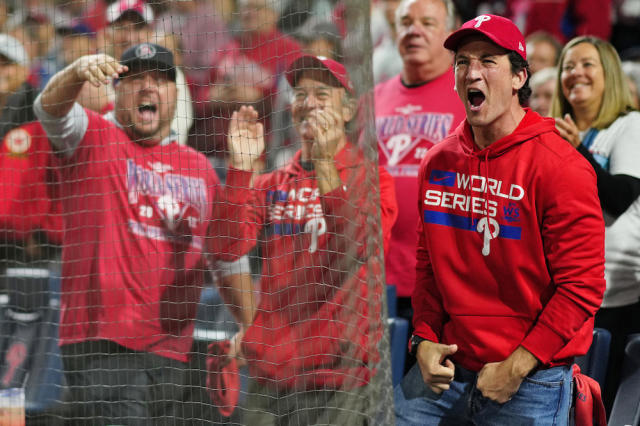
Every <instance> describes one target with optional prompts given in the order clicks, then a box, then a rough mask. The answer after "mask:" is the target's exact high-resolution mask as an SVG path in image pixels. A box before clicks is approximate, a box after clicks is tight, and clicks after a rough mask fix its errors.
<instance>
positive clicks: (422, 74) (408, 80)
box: [402, 61, 451, 86]
mask: <svg viewBox="0 0 640 426" xmlns="http://www.w3.org/2000/svg"><path fill="white" fill-rule="evenodd" d="M450 67H451V64H450V63H448V62H447V61H444V62H441V63H428V64H423V65H421V66H418V67H415V66H412V65H411V64H405V65H404V67H403V68H402V82H403V83H404V84H406V85H407V86H415V85H417V84H422V83H428V82H429V81H432V80H435V79H436V78H438V77H440V76H441V75H442V74H444V73H446V72H447V71H448V70H449V68H450Z"/></svg>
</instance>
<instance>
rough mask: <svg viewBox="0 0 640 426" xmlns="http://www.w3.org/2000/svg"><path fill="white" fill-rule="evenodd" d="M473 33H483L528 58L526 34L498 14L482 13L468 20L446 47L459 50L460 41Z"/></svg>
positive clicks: (449, 38) (499, 44) (451, 37)
mask: <svg viewBox="0 0 640 426" xmlns="http://www.w3.org/2000/svg"><path fill="white" fill-rule="evenodd" d="M473 34H482V35H484V36H486V37H488V38H489V39H490V40H491V41H493V42H494V43H495V44H497V45H498V46H500V47H504V48H505V49H507V50H513V51H515V52H516V53H518V54H519V55H520V56H522V59H524V60H525V61H526V60H527V48H526V43H525V42H524V36H523V35H522V33H521V32H520V30H519V29H518V27H516V24H514V23H513V22H511V21H510V20H509V19H507V18H503V17H502V16H497V15H480V16H476V17H475V18H473V19H471V20H470V21H467V22H465V23H464V25H462V26H461V27H460V29H458V30H457V31H454V32H453V33H452V34H451V35H450V36H449V37H447V39H446V40H445V41H444V47H446V48H447V49H449V50H454V51H455V50H457V48H458V45H459V44H460V41H461V40H462V39H463V38H464V37H466V36H468V35H473Z"/></svg>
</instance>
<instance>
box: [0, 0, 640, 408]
mask: <svg viewBox="0 0 640 426" xmlns="http://www.w3.org/2000/svg"><path fill="white" fill-rule="evenodd" d="M347 1H348V0H315V1H314V0H280V1H267V0H186V1H160V2H158V1H154V2H148V3H147V2H144V1H142V0H117V1H107V0H82V1H75V0H62V1H61V0H40V1H37V0H24V1H18V0H15V1H11V0H0V111H1V112H0V137H2V138H4V137H5V135H6V134H7V133H8V132H10V131H11V130H12V129H13V128H16V127H18V126H20V125H23V124H25V123H28V122H31V121H34V120H35V116H34V115H33V111H32V105H33V102H34V100H35V98H36V96H37V94H38V93H39V92H40V91H41V90H42V89H43V88H44V87H45V85H46V84H47V82H48V81H49V79H50V78H51V77H52V76H53V75H54V74H55V73H56V72H58V71H60V70H62V69H63V68H64V67H65V66H67V65H69V64H70V63H72V62H73V61H74V60H76V59H77V58H79V57H81V56H83V55H87V54H92V53H97V52H103V53H108V54H109V55H111V56H113V57H115V58H116V59H117V58H119V57H120V56H121V55H122V53H123V52H124V51H125V50H126V49H127V48H129V47H131V46H133V45H136V44H138V43H141V42H152V43H156V44H159V45H163V46H166V47H167V48H169V49H170V50H172V51H173V52H174V55H175V59H176V64H177V76H176V85H177V88H178V100H177V110H176V115H175V118H174V122H173V123H172V130H173V131H174V132H175V133H177V135H178V139H179V141H180V143H181V144H186V145H189V146H191V147H193V148H195V149H196V150H198V151H200V152H202V153H204V154H205V155H206V156H207V157H208V158H209V160H210V162H211V163H212V164H213V166H214V167H215V169H216V172H217V173H218V175H219V176H220V178H221V180H224V177H225V176H226V171H227V170H226V169H227V167H226V161H227V158H226V157H227V152H228V149H227V146H226V141H227V135H228V125H229V121H230V119H231V115H232V113H233V111H235V110H237V109H238V108H239V107H240V106H241V105H250V106H252V107H253V108H255V110H256V111H257V113H258V115H259V117H261V120H262V122H263V123H264V126H265V135H266V144H267V148H266V155H265V156H264V158H262V159H261V164H260V166H259V167H260V168H262V170H265V171H266V170H273V169H274V168H277V167H281V166H282V165H283V164H285V163H286V161H287V160H288V159H289V158H291V156H292V155H293V153H295V151H296V150H297V149H298V147H297V142H296V135H295V133H294V132H293V130H292V125H291V117H290V114H289V112H288V110H287V107H286V105H287V104H288V102H289V99H290V96H291V92H290V91H291V88H290V87H289V85H288V83H287V81H286V79H285V78H283V77H284V72H285V70H286V67H287V65H288V64H289V63H290V62H291V60H292V59H294V58H295V57H297V56H298V55H299V54H301V53H303V52H304V53H309V54H312V55H317V56H326V57H332V58H334V59H336V60H338V61H341V60H342V59H343V46H342V41H343V40H344V38H345V36H346V34H347V31H349V29H348V28H347V27H346V24H345V13H346V10H347V5H346V2H347ZM399 3H400V1H399V0H372V3H371V20H370V24H371V27H370V30H371V37H372V38H371V40H372V46H373V57H372V71H373V74H372V80H371V82H370V84H372V85H373V84H378V83H381V82H384V81H386V80H388V79H390V78H392V77H394V76H396V75H398V74H399V73H400V72H401V71H402V69H403V60H402V58H401V56H400V53H399V52H398V48H397V44H396V36H397V29H396V14H395V10H396V8H397V6H398V4H399ZM454 3H455V4H456V7H457V12H458V14H457V17H456V18H457V24H458V25H459V24H460V23H462V22H465V21H467V20H468V19H471V18H473V17H474V16H477V15H479V14H482V13H493V14H499V15H502V16H506V17H509V18H510V19H511V20H512V21H513V22H515V23H516V24H517V25H518V26H519V28H520V29H521V30H522V32H523V34H524V35H525V37H526V42H527V56H528V57H527V59H528V62H529V65H530V70H531V79H530V85H531V89H532V96H531V100H530V105H529V106H530V107H531V108H532V109H533V110H534V111H536V112H538V113H539V114H540V115H542V116H547V117H551V116H554V115H552V114H557V116H554V118H557V119H559V120H567V119H566V114H568V113H571V112H576V111H573V110H572V106H571V98H569V99H565V100H564V101H565V102H564V103H558V104H553V99H554V93H556V95H555V96H556V97H560V98H561V97H562V95H561V93H562V89H563V83H562V81H563V80H562V79H563V78H566V77H564V76H563V73H565V72H568V69H567V68H566V65H565V64H563V62H562V61H563V59H564V58H565V56H566V54H567V51H568V50H569V46H565V44H566V43H567V42H569V41H570V40H572V39H574V37H576V36H583V35H591V36H596V37H598V38H599V39H602V40H605V41H608V42H609V43H610V45H611V46H612V47H613V48H614V49H615V53H617V55H618V56H619V58H620V60H621V61H622V62H621V69H622V71H623V72H624V78H625V80H624V84H625V88H627V90H628V92H629V93H630V94H631V99H630V104H629V105H624V106H623V107H624V108H623V109H625V111H626V110H627V109H628V110H629V111H631V110H634V109H638V108H639V107H640V100H639V93H638V92H639V91H640V90H639V89H640V32H638V31H637V28H640V8H638V7H637V6H636V3H637V2H635V1H633V0H589V1H587V0H564V1H558V2H537V1H535V0H503V1H497V0H496V1H490V0H487V1H477V0H475V1H474V0H457V1H454ZM588 43H591V41H589V42H588ZM574 46H575V45H574ZM594 46H595V44H594ZM563 49H564V50H563ZM361 83H365V85H366V82H361ZM607 87H608V86H607ZM558 94H560V95H558ZM113 98H114V93H113V90H112V89H111V88H110V87H109V86H101V87H100V88H96V87H94V86H91V85H89V84H87V85H86V87H85V88H83V91H82V93H81V95H80V98H79V102H80V103H81V104H82V105H83V106H84V107H86V108H88V109H91V110H94V111H96V112H99V113H103V114H104V113H108V112H109V111H111V110H112V109H113ZM556 102H560V101H556ZM576 115H579V114H576ZM632 117H635V115H634V116H632ZM575 118H576V117H574V119H575ZM589 120H591V121H589V123H588V124H589V125H588V126H587V127H591V124H592V123H593V122H594V121H593V120H594V118H593V117H590V118H589ZM567 121H568V120H567ZM596 124H598V123H596ZM569 125H570V123H569V124H567V126H569ZM599 125H600V126H601V127H603V126H602V125H601V124H599ZM609 125H612V122H609V123H607V125H606V126H604V128H607V127H608V126H609ZM560 131H561V134H562V135H563V137H565V138H567V139H569V138H570V136H569V135H568V133H566V132H570V130H569V127H566V128H562V129H561V130H560ZM581 131H582V129H581ZM601 131H602V129H601ZM563 132H565V133H563ZM583 137H585V135H584V132H583V134H582V136H580V139H582V138H583ZM13 142H14V143H16V144H19V141H18V140H15V141H13ZM570 142H571V141H570ZM579 143H580V140H578V142H577V144H579ZM583 143H584V142H583ZM16 146H18V145H16ZM18 149H19V146H18ZM633 158H634V159H635V157H633ZM594 161H597V159H596V160H594ZM634 161H637V159H635V160H634ZM600 166H601V167H602V166H603V164H600ZM5 167H6V165H5ZM594 167H596V166H594ZM605 168H606V167H605ZM596 172H598V170H596ZM611 173H614V171H611ZM621 173H627V174H632V175H633V173H631V172H629V171H628V170H627V171H625V170H623V171H622V172H621ZM45 178H46V177H45ZM599 179H600V175H599ZM598 183H599V189H600V190H601V191H602V188H603V187H601V186H600V184H601V182H600V180H599V182H598ZM634 185H636V183H635V182H634V181H632V182H631V183H629V186H628V188H631V189H629V191H628V192H626V193H625V194H626V195H628V194H629V193H630V194H635V192H634V191H635V190H634V189H633V188H634V187H635V186H634ZM614 186H615V184H614ZM615 193H616V194H617V192H615ZM600 196H601V198H602V197H603V193H602V192H601V194H600ZM633 203H635V205H636V207H637V204H638V203H637V200H636V199H629V202H628V203H626V205H625V206H624V207H622V208H621V207H619V206H618V210H620V209H621V211H620V212H619V215H621V214H622V213H624V212H625V211H626V209H627V208H629V206H631V205H632V204H633ZM602 204H603V209H604V210H605V211H607V209H608V206H609V205H610V204H607V202H605V201H603V202H602ZM614 204H615V203H614ZM40 225H41V227H43V228H46V227H47V226H51V227H52V228H56V226H60V225H47V224H40ZM629 226H633V225H629ZM7 235H8V234H7ZM25 235H26V236H25V240H27V241H25V243H24V244H21V245H19V246H20V247H21V248H20V250H21V251H20V253H19V254H18V255H17V254H15V253H17V252H14V253H13V254H11V253H8V252H7V254H6V255H5V254H4V253H3V254H2V255H3V256H5V257H6V258H14V259H18V258H20V259H24V258H25V256H26V257H28V258H29V257H32V258H39V257H43V256H46V255H47V254H44V253H41V252H40V251H39V250H40V249H38V248H34V247H44V246H48V243H49V242H54V243H55V242H57V241H58V240H57V239H56V236H55V233H46V232H45V233H28V232H27V233H25ZM43 243H46V244H43ZM636 246H637V247H638V248H640V245H636ZM11 247H12V249H11V250H15V247H16V245H15V244H13V243H12V246H11ZM392 250H393V247H392ZM5 251H6V250H5ZM608 267H609V266H608ZM636 280H637V278H636ZM637 285H638V284H637V281H636V286H637ZM605 300H606V299H605ZM627 305H631V306H633V307H634V309H636V310H637V309H638V306H639V305H638V302H637V300H631V301H630V303H627V301H620V300H616V301H615V302H614V303H613V305H612V307H611V308H610V309H615V308H618V307H620V306H622V307H624V306H627ZM636 315H637V314H636ZM635 318H638V316H636V317H635ZM601 324H602V325H603V326H605V325H606V324H605V323H601ZM629 331H632V330H629ZM615 374H619V373H615ZM611 397H612V396H609V398H611ZM609 402H610V401H609Z"/></svg>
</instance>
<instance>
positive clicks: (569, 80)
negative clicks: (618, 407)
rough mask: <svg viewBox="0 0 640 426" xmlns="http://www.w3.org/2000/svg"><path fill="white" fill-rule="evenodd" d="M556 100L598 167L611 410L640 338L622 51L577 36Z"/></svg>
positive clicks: (573, 139)
mask: <svg viewBox="0 0 640 426" xmlns="http://www.w3.org/2000/svg"><path fill="white" fill-rule="evenodd" d="M555 93H556V94H555V98H554V100H553V103H552V106H551V115H552V116H553V117H556V126H557V128H558V130H559V131H560V134H561V135H562V137H564V138H565V139H566V140H568V141H569V143H571V144H572V145H573V146H574V147H576V148H577V149H578V151H579V152H580V153H581V154H582V155H583V156H584V157H585V158H586V159H587V160H588V161H589V162H590V163H591V165H592V166H593V168H594V170H595V172H596V175H597V179H598V194H599V196H600V204H601V205H602V210H603V215H604V219H605V225H606V234H605V235H606V237H605V250H606V252H605V262H606V263H605V277H606V280H607V289H606V291H605V294H604V300H603V302H602V307H601V309H600V311H599V312H598V313H597V314H596V320H595V321H596V327H601V328H605V329H607V330H609V331H610V332H611V334H612V342H611V353H610V358H609V370H608V374H607V382H606V384H605V388H604V392H603V394H604V401H605V405H606V406H607V410H609V409H610V408H611V406H612V404H613V400H614V398H615V392H616V388H617V386H618V382H619V380H620V366H621V364H622V358H623V356H624V345H625V342H626V336H627V335H628V334H631V333H638V332H640V198H639V197H640V161H638V158H640V142H639V141H638V135H639V134H640V113H638V112H637V111H634V109H633V107H632V105H633V104H632V100H631V96H630V93H629V88H628V85H627V81H626V79H625V76H624V73H623V71H622V66H621V64H620V58H619V57H618V54H617V52H616V50H615V49H614V47H613V46H612V45H611V44H610V43H608V42H606V41H604V40H601V39H599V38H596V37H577V38H574V39H573V40H571V41H570V42H569V43H567V45H566V46H565V47H564V49H563V51H562V53H561V55H560V65H559V67H558V79H557V85H556V92H555Z"/></svg>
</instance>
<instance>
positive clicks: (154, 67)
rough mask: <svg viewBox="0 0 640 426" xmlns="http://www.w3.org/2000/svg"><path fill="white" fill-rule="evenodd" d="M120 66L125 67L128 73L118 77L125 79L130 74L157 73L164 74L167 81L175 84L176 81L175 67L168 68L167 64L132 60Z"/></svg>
mask: <svg viewBox="0 0 640 426" xmlns="http://www.w3.org/2000/svg"><path fill="white" fill-rule="evenodd" d="M122 65H126V66H127V67H128V68H129V71H127V72H126V73H122V74H121V75H120V77H126V76H128V75H130V74H132V73H135V72H140V71H159V72H163V73H166V74H167V75H168V76H169V79H170V80H171V81H173V82H174V83H175V81H176V67H172V66H168V65H167V64H165V63H163V62H159V61H154V60H145V59H134V60H130V61H126V62H122Z"/></svg>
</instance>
